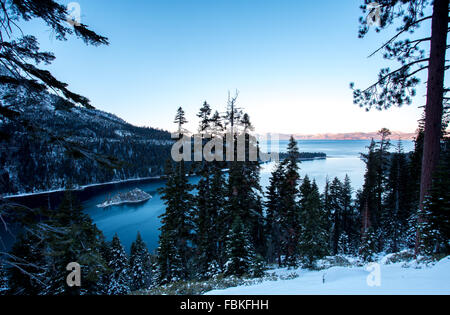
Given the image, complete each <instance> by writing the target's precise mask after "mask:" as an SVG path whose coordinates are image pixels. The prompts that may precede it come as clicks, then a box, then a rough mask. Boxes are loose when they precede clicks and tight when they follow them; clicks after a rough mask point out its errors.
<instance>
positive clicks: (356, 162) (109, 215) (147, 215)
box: [27, 140, 414, 251]
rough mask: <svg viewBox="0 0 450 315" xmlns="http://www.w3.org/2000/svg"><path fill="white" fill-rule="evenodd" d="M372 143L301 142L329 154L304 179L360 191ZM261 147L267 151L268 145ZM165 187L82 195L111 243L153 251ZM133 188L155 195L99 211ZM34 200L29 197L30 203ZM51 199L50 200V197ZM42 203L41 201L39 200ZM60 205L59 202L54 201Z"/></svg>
mask: <svg viewBox="0 0 450 315" xmlns="http://www.w3.org/2000/svg"><path fill="white" fill-rule="evenodd" d="M287 143H288V141H281V142H280V152H285V150H286V147H287ZM369 143H370V141H365V140H342V141H332V140H305V141H299V149H300V151H301V152H324V153H326V154H327V159H326V160H313V161H305V162H302V163H301V165H300V167H301V171H300V172H301V176H302V177H304V176H305V175H306V174H308V176H309V177H310V178H311V179H315V180H316V182H317V184H318V185H319V188H320V189H321V190H322V189H323V188H324V185H325V181H326V178H327V177H328V178H330V179H331V180H332V179H333V178H334V177H338V178H340V179H342V180H343V179H344V177H345V175H346V174H348V175H349V177H350V179H351V181H352V186H353V187H354V189H355V190H356V189H359V188H361V187H362V184H363V180H364V179H363V176H364V171H365V165H364V163H363V162H362V161H361V159H360V153H361V152H366V151H367V150H366V147H367V146H368V145H369ZM403 146H404V150H405V151H406V152H408V151H411V150H413V148H414V145H413V142H411V141H404V142H403ZM261 148H262V149H263V150H264V149H265V145H264V144H263V145H262V146H261ZM274 166H275V163H267V164H264V165H263V166H262V169H261V185H262V187H263V188H265V187H267V186H268V184H269V179H270V174H271V172H272V171H273V169H274ZM189 180H190V182H191V183H193V184H195V183H197V182H198V178H195V177H192V178H190V179H189ZM163 185H164V180H159V179H153V180H146V181H141V182H131V183H122V184H114V185H106V186H98V187H91V188H88V189H86V190H84V191H82V192H79V193H78V196H79V198H80V199H81V200H82V203H83V206H84V209H85V211H86V213H88V214H89V215H90V216H91V218H92V219H93V220H94V222H95V224H96V225H97V226H98V228H99V229H100V230H101V231H102V232H103V233H104V235H105V236H106V238H107V239H108V240H110V239H111V238H112V237H113V235H114V234H115V233H117V234H118V235H119V238H120V240H121V241H122V243H123V244H124V246H125V247H126V248H127V249H129V248H130V245H131V243H132V242H133V241H134V240H135V238H136V234H137V232H138V231H139V232H140V233H141V235H142V238H143V239H144V241H145V242H146V243H147V246H148V248H149V249H150V250H151V251H153V250H155V249H156V248H157V246H158V237H159V228H160V226H161V223H160V219H159V216H160V215H161V214H163V213H164V211H165V206H164V203H163V201H162V200H161V198H160V195H159V194H158V192H157V190H158V188H159V187H162V186H163ZM133 188H140V189H142V190H143V191H145V192H147V193H149V194H151V195H152V196H153V198H152V199H151V200H149V201H148V202H146V203H144V204H139V205H121V206H114V207H110V208H107V209H101V208H97V204H100V203H102V202H104V201H105V200H106V199H107V198H108V196H110V195H115V194H116V193H118V192H126V191H129V190H131V189H133ZM47 197H48V196H47V195H46V196H44V197H42V196H41V197H32V198H37V199H36V201H35V202H42V200H43V199H45V198H47ZM32 198H28V200H27V201H28V203H29V202H31V201H32V200H31V199H32ZM48 198H49V197H48ZM39 200H40V201H39ZM53 203H56V201H53Z"/></svg>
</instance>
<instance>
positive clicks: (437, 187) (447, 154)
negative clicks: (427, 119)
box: [420, 138, 450, 255]
mask: <svg viewBox="0 0 450 315" xmlns="http://www.w3.org/2000/svg"><path fill="white" fill-rule="evenodd" d="M442 146H443V148H442V150H441V161H440V163H439V165H438V167H437V169H436V172H435V175H434V179H433V185H432V188H431V190H430V195H429V197H427V199H426V201H425V205H424V210H423V211H424V213H423V219H424V220H423V221H422V222H421V223H420V224H421V225H420V229H421V234H422V237H423V242H422V250H423V252H425V253H427V254H444V255H448V254H449V253H450V243H449V240H450V192H449V187H450V186H449V185H450V176H449V174H450V140H449V139H448V138H446V139H444V140H443V141H442Z"/></svg>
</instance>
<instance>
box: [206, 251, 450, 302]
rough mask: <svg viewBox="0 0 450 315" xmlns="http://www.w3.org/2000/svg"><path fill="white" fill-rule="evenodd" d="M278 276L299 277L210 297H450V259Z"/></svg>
mask: <svg viewBox="0 0 450 315" xmlns="http://www.w3.org/2000/svg"><path fill="white" fill-rule="evenodd" d="M273 272H275V273H276V274H277V275H279V276H282V277H283V276H288V275H290V274H292V273H294V272H295V273H297V274H298V277H297V278H295V279H292V280H277V281H270V280H267V281H263V282H262V283H260V284H256V285H250V286H240V287H235V288H229V289H226V290H215V291H210V292H208V293H207V294H209V295H302V294H314V295H316V294H327V295H330V294H331V295H346V294H362V295H368V294H369V295H371V294H374V295H376V294H407V295H410V294H445V295H447V294H450V256H448V257H446V258H444V259H442V260H441V261H439V262H438V263H436V264H434V265H430V264H428V265H426V264H416V263H414V262H410V263H405V262H401V263H393V264H392V263H391V264H386V258H383V259H381V260H380V264H379V265H372V266H371V265H365V266H353V267H332V268H329V269H326V270H321V271H309V270H303V269H298V270H286V269H276V270H273Z"/></svg>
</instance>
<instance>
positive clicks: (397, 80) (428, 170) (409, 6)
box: [354, 0, 449, 254]
mask: <svg viewBox="0 0 450 315" xmlns="http://www.w3.org/2000/svg"><path fill="white" fill-rule="evenodd" d="M371 2H372V1H371V0H364V2H363V5H362V6H361V8H362V10H363V13H367V12H368V10H369V6H368V4H369V3H371ZM377 5H378V6H379V8H378V9H379V11H380V14H379V18H380V21H379V22H380V25H379V27H377V28H376V31H377V32H379V31H381V30H382V29H386V28H388V27H389V26H392V25H395V27H397V30H396V34H395V35H394V36H393V37H391V38H390V39H389V40H387V41H386V42H385V44H383V45H382V46H381V47H380V48H379V49H377V50H376V51H375V52H374V53H373V54H372V55H374V54H376V53H377V52H380V51H382V50H385V54H384V55H383V57H384V58H385V59H390V60H396V61H398V62H399V63H400V67H399V68H397V69H396V70H393V71H391V70H390V69H389V68H384V69H381V71H380V74H379V80H378V81H377V82H376V83H375V84H373V85H371V86H370V87H369V88H367V89H365V90H364V91H361V90H359V89H358V90H355V92H354V100H355V103H357V104H359V105H360V106H362V107H366V108H367V109H370V108H371V107H376V108H378V109H387V108H389V107H391V106H401V105H403V104H411V102H412V98H413V97H414V96H415V95H416V90H415V87H416V86H417V85H418V84H419V83H420V80H419V78H418V77H417V74H418V73H419V72H422V71H427V72H428V78H427V79H426V80H425V82H426V87H427V93H426V95H427V102H426V106H425V133H424V146H423V163H422V170H421V187H420V203H421V207H422V209H421V210H423V203H424V201H425V198H426V196H427V195H428V192H429V190H430V188H431V186H432V179H433V174H434V171H435V169H436V168H437V166H438V163H439V155H440V149H441V147H440V140H441V131H442V125H443V113H444V100H445V99H446V98H445V96H446V93H448V92H449V90H448V89H446V88H445V80H444V78H445V72H446V71H447V70H448V69H449V68H448V63H447V62H448V61H447V60H446V57H445V56H446V52H447V49H448V48H449V45H447V37H448V36H447V35H448V11H449V0H434V1H423V0H410V1H400V0H395V1H391V0H389V1H378V2H377ZM430 11H431V12H432V13H431V15H428V14H429V12H430ZM429 20H431V30H430V32H429V34H427V35H425V36H423V37H421V36H419V37H417V36H416V37H415V38H412V39H410V38H408V37H409V36H413V35H412V34H414V33H415V31H416V30H417V29H418V28H419V27H421V26H423V24H424V23H427V22H428V21H429ZM360 22H361V27H360V31H359V36H360V37H364V36H365V35H366V34H367V33H368V31H369V26H370V24H369V23H370V22H369V19H365V18H361V19H360ZM405 37H406V38H405ZM427 46H428V47H427ZM418 220H419V221H422V218H420V217H419V218H418ZM420 241H421V237H420V233H417V237H416V254H418V253H419V248H420Z"/></svg>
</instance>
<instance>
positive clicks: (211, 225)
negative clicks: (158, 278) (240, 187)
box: [194, 163, 225, 279]
mask: <svg viewBox="0 0 450 315" xmlns="http://www.w3.org/2000/svg"><path fill="white" fill-rule="evenodd" d="M224 185H225V181H224V179H223V175H222V172H221V170H220V169H219V168H218V167H217V163H205V164H204V165H203V169H202V171H201V179H200V181H199V183H198V184H197V195H196V197H195V232H196V233H195V237H194V240H195V244H196V248H195V251H196V256H197V257H196V268H195V269H196V272H197V275H196V277H197V278H199V279H207V278H210V277H211V276H212V275H214V274H217V273H219V271H220V269H221V266H220V265H221V263H220V262H221V261H223V259H221V258H222V256H223V255H222V253H221V252H220V250H221V248H223V244H222V245H221V247H220V248H219V244H220V242H221V239H220V234H219V233H220V228H222V226H221V218H220V214H221V213H222V212H223V204H224V198H225V191H224V189H225V187H224ZM222 265H223V264H222Z"/></svg>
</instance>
